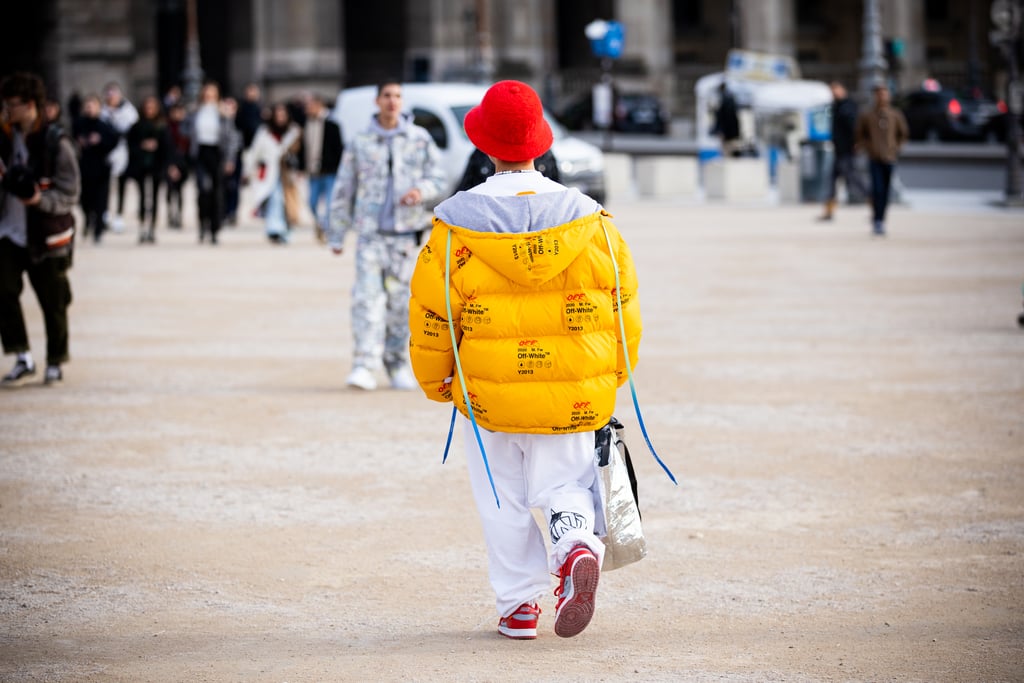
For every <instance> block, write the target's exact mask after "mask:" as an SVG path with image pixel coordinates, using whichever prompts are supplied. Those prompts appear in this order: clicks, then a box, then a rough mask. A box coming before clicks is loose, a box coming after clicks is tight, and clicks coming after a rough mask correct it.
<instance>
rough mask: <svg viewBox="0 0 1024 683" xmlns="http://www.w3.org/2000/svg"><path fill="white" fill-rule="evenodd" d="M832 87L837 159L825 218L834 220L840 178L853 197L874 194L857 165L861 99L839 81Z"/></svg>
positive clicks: (823, 216)
mask: <svg viewBox="0 0 1024 683" xmlns="http://www.w3.org/2000/svg"><path fill="white" fill-rule="evenodd" d="M829 87H831V88H832V98H833V101H832V148H833V150H834V151H835V162H834V163H833V164H832V179H831V182H830V184H829V193H828V198H827V199H826V200H825V212H824V213H823V214H822V215H821V220H823V221H830V220H832V216H833V214H834V213H835V210H836V184H837V182H838V180H839V179H840V178H842V179H843V182H844V183H846V192H847V193H848V194H849V196H850V199H851V201H853V199H854V198H859V197H867V196H868V195H869V194H870V191H869V190H868V187H867V183H865V182H864V180H863V178H861V176H860V174H859V173H857V169H856V167H855V166H854V143H855V128H856V125H857V103H856V102H854V101H853V100H852V99H850V97H849V95H848V94H847V92H846V87H845V86H844V85H843V84H842V83H840V82H839V81H832V83H830V84H829Z"/></svg>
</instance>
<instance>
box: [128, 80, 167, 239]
mask: <svg viewBox="0 0 1024 683" xmlns="http://www.w3.org/2000/svg"><path fill="white" fill-rule="evenodd" d="M127 139H128V172H127V175H128V177H129V178H131V179H132V180H134V181H135V182H136V184H137V185H138V186H139V244H153V243H154V242H156V216H157V203H158V202H157V197H159V195H160V183H161V181H162V180H163V178H164V174H165V173H166V168H167V157H168V149H169V148H170V137H169V135H168V132H167V122H166V121H165V120H164V117H163V113H162V112H161V107H160V100H158V99H157V98H156V97H155V96H150V97H147V98H146V99H144V100H143V101H142V114H141V116H140V117H139V120H138V121H136V122H135V125H133V126H132V127H131V130H129V131H128V138H127ZM147 219H148V220H147Z"/></svg>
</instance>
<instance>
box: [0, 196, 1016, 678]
mask: <svg viewBox="0 0 1024 683" xmlns="http://www.w3.org/2000/svg"><path fill="white" fill-rule="evenodd" d="M611 209H612V210H613V212H614V213H615V214H616V219H617V222H618V224H619V226H620V228H621V229H622V230H623V232H624V233H625V234H626V236H627V238H628V239H629V241H630V243H631V245H632V247H633V250H634V255H635V259H636V262H637V266H638V269H639V271H640V276H641V302H642V307H643V311H644V317H645V323H646V325H645V337H644V342H643V346H642V348H641V363H640V366H639V367H638V369H637V380H638V382H639V392H640V401H641V405H642V407H643V409H644V411H645V417H646V420H647V422H648V425H649V427H650V432H651V434H652V437H653V439H654V442H655V444H656V446H657V447H658V449H659V451H660V453H661V455H662V456H663V457H664V458H665V459H666V460H667V461H668V462H669V463H670V465H671V466H672V467H673V468H674V470H675V472H676V474H677V475H678V476H679V478H680V485H679V486H678V487H674V486H672V485H671V484H670V483H669V482H668V481H667V479H666V478H665V477H664V476H662V475H661V473H660V471H659V470H658V469H657V467H656V465H655V464H654V462H653V460H652V459H651V458H650V457H649V455H648V454H647V453H646V452H645V451H644V449H643V447H642V440H641V439H640V435H639V432H638V429H637V428H636V419H635V418H634V416H633V414H632V410H631V407H630V400H629V394H628V392H623V393H621V394H620V408H619V410H618V413H619V415H620V417H622V418H623V420H624V421H625V422H626V424H627V427H629V434H631V435H632V436H631V437H630V440H631V442H632V443H631V445H632V449H633V451H634V455H635V459H636V462H637V464H638V469H639V474H640V477H641V497H642V498H641V502H642V505H643V510H644V513H645V517H644V520H645V528H646V532H647V536H648V539H649V545H650V555H649V557H648V558H647V559H645V560H644V561H643V562H641V563H639V564H637V565H634V566H632V567H629V568H626V569H623V570H621V571H617V572H610V573H608V574H606V575H605V576H604V577H603V578H602V583H601V590H600V594H599V603H598V613H597V615H596V616H595V618H594V621H593V622H592V624H591V626H590V628H589V629H588V630H587V631H585V632H584V633H583V634H581V635H580V636H579V637H577V638H574V639H571V640H562V639H559V638H557V637H556V636H554V634H553V633H552V631H551V618H552V615H553V612H554V599H553V598H552V597H549V598H548V599H547V600H546V601H544V602H542V608H543V609H544V615H543V616H542V621H541V635H540V638H539V639H538V640H536V641H532V642H513V641H509V640H506V639H503V638H501V637H500V636H498V635H497V633H496V630H495V626H496V618H495V615H494V614H493V598H492V596H491V593H490V589H489V586H488V583H487V579H486V567H485V557H484V550H483V543H482V539H481V534H480V528H479V523H478V521H477V519H476V515H475V511H474V509H473V507H472V502H471V499H470V495H469V491H468V484H467V482H466V475H465V464H464V459H463V457H462V453H461V450H460V449H457V450H456V452H455V455H453V457H452V458H450V459H449V462H448V464H446V465H442V464H441V451H442V447H443V444H444V438H445V434H446V430H447V419H448V412H447V410H446V409H445V408H444V407H442V406H439V405H438V404H434V403H430V402H428V401H426V400H425V399H424V398H423V397H421V396H420V395H418V394H415V393H397V392H393V391H390V390H382V391H378V392H375V393H370V394H365V393H355V392H352V391H348V390H346V389H345V388H344V386H343V380H344V376H345V374H346V372H347V370H348V359H349V353H350V338H349V332H348V290H349V287H350V284H351V281H352V275H353V269H352V259H351V255H350V254H347V255H346V256H344V257H342V258H340V259H336V258H333V257H331V256H330V255H329V254H328V253H327V252H326V251H325V250H324V249H322V248H318V247H316V246H315V245H314V243H313V240H312V237H311V235H310V231H309V229H308V228H305V229H303V230H301V231H300V232H299V233H298V234H297V235H296V240H295V242H294V243H293V244H291V245H289V246H287V247H283V248H281V247H272V246H271V245H269V244H267V243H266V242H265V241H264V239H263V238H262V235H261V231H260V230H261V229H260V226H259V225H258V224H256V223H247V224H245V225H242V226H241V227H239V228H236V229H233V230H229V231H226V232H225V234H224V238H223V243H222V245H221V246H219V247H218V248H213V247H209V246H205V247H200V246H198V245H197V244H196V239H195V233H194V232H193V231H186V232H185V233H173V234H172V233H169V232H168V231H166V230H164V231H163V232H162V233H161V234H160V235H159V239H160V242H159V244H158V245H157V246H156V247H151V248H146V247H140V246H138V245H136V244H135V240H134V235H132V234H130V233H126V234H123V235H112V236H111V237H110V239H109V240H108V241H107V243H106V244H104V245H103V246H102V247H99V248H97V247H94V246H93V245H91V244H82V245H80V248H79V249H78V252H77V255H76V264H75V268H74V270H73V285H74V292H75V303H74V305H73V308H72V316H73V317H72V322H73V332H72V335H73V336H72V353H73V356H74V360H73V362H72V363H71V364H69V365H68V366H67V367H66V371H65V372H66V380H65V382H64V383H63V385H62V386H60V387H56V388H44V387H42V386H40V385H39V384H38V382H37V383H35V384H31V385H28V386H25V387H22V388H19V389H15V390H7V391H3V392H0V429H2V432H0V433H2V437H0V438H2V440H0V680H3V681H8V682H14V681H75V682H79V681H131V682H134V681H274V682H283V681H289V682H295V681H377V680H381V681H512V680H515V681H622V680H632V681H1020V680H1024V330H1020V329H1018V328H1017V327H1016V316H1017V315H1018V313H1020V312H1021V310H1022V299H1021V283H1022V281H1024V215H1022V214H1020V213H1016V214H1002V213H998V212H995V211H991V210H982V211H977V212H969V211H968V212H964V211H956V212H950V211H944V210H942V208H941V207H928V206H924V207H917V208H914V209H906V208H897V209H896V210H894V212H893V215H892V217H891V221H890V222H891V232H892V235H891V237H889V238H888V239H886V240H872V239H870V238H869V237H868V236H867V220H866V213H865V212H866V209H864V208H859V209H846V210H844V211H841V213H840V216H839V219H838V220H837V221H836V222H835V223H833V224H830V225H822V224H818V223H815V222H814V221H813V217H814V215H815V213H816V211H817V209H816V208H815V207H795V208H775V207H722V206H710V205H685V204H668V203H666V204H641V203H636V202H633V203H620V204H619V205H614V204H613V205H612V206H611ZM24 301H25V304H26V309H27V311H28V315H29V320H30V324H31V335H32V339H33V342H34V345H35V349H36V353H37V355H39V354H40V353H41V350H42V349H43V336H42V331H41V322H40V318H39V314H38V308H37V306H36V304H35V302H34V300H33V299H32V298H31V294H30V293H26V296H25V298H24ZM9 361H10V358H9V357H8V358H5V359H4V362H5V364H6V363H7V362H9ZM5 369H6V365H5ZM382 379H383V378H382ZM457 445H458V446H460V447H461V443H458V444H457Z"/></svg>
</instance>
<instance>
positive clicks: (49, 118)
mask: <svg viewBox="0 0 1024 683" xmlns="http://www.w3.org/2000/svg"><path fill="white" fill-rule="evenodd" d="M43 111H44V115H43V118H44V119H45V120H46V123H48V124H50V123H52V124H56V125H58V126H63V125H64V122H63V121H61V116H62V115H63V113H64V107H62V106H61V104H60V102H59V101H57V100H55V99H53V98H52V97H51V98H47V100H46V104H44V105H43Z"/></svg>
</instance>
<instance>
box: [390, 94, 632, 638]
mask: <svg viewBox="0 0 1024 683" xmlns="http://www.w3.org/2000/svg"><path fill="white" fill-rule="evenodd" d="M464 125H465V129H466V134H467V135H468V136H469V139H470V140H471V141H472V143H473V145H475V146H476V147H477V149H480V150H482V151H483V152H484V153H485V154H487V155H488V156H490V157H491V158H492V159H493V160H494V163H495V165H496V167H497V172H496V173H495V174H494V175H493V176H491V177H490V178H488V179H487V181H486V182H484V183H483V184H481V185H477V186H476V187H474V188H472V189H471V190H469V191H468V192H459V193H458V194H456V195H455V196H453V197H451V198H450V199H447V200H445V201H444V202H442V203H441V204H439V205H438V206H437V208H436V209H435V216H436V219H435V222H434V229H433V231H432V232H431V235H430V239H429V241H428V242H427V245H426V246H425V247H424V248H423V252H422V256H421V257H420V259H419V260H418V261H417V263H416V270H415V273H414V275H413V280H412V301H411V303H410V316H409V318H410V322H409V326H410V330H412V338H411V342H410V353H411V356H412V362H413V369H414V370H415V372H416V377H417V379H418V381H419V386H420V387H421V388H422V390H423V392H424V393H425V394H426V396H427V397H428V398H430V399H432V400H435V401H441V402H449V401H454V403H455V406H456V408H458V410H459V412H460V414H461V415H462V416H463V417H464V419H463V420H462V422H461V425H460V426H461V427H462V430H463V435H464V441H465V444H466V464H467V468H468V470H469V478H470V486H471V488H472V491H473V499H474V501H475V502H476V508H477V512H478V513H479V515H480V520H481V522H482V524H483V531H484V539H485V541H486V546H487V556H488V573H489V576H490V580H491V586H492V588H493V589H494V592H495V597H496V607H497V612H498V617H499V622H498V632H499V633H501V634H502V635H504V636H506V637H508V638H516V639H532V638H536V637H537V620H538V617H539V615H540V608H539V607H538V605H537V599H538V598H539V597H540V596H541V595H543V594H544V593H546V592H547V590H548V587H549V583H550V574H555V575H556V576H557V577H559V579H560V581H559V586H558V588H557V589H556V590H555V595H556V596H558V598H559V599H558V602H557V603H556V606H555V619H554V631H555V634H556V635H558V636H561V637H563V638H567V637H572V636H575V635H577V634H579V633H580V632H581V631H583V629H585V628H586V627H587V625H588V624H589V623H590V620H591V618H592V617H593V615H594V609H595V593H596V590H597V587H598V582H599V578H600V567H601V563H602V561H603V558H604V553H605V546H604V543H603V542H602V541H601V540H600V539H599V538H598V537H597V536H596V535H595V528H596V525H597V522H598V519H599V515H601V511H600V508H599V506H598V505H596V504H595V496H594V493H593V491H594V490H595V489H596V487H597V482H596V472H597V468H596V466H595V464H594V443H595V440H594V430H596V429H600V428H601V427H602V426H604V425H605V424H607V423H608V422H609V420H610V419H611V416H612V412H613V410H614V408H615V398H616V388H617V387H619V386H621V385H622V384H624V383H625V381H626V379H627V370H628V367H629V366H627V364H626V363H627V356H626V353H625V351H626V350H628V361H629V362H631V363H632V364H635V363H636V362H637V358H638V350H639V348H638V347H639V344H640V334H641V319H640V302H639V299H638V297H637V279H636V272H635V269H634V267H633V261H632V259H631V257H630V251H629V247H628V246H627V245H626V243H625V241H624V240H623V238H622V236H621V234H620V233H619V231H618V230H617V229H616V228H615V226H614V225H613V224H612V223H611V222H610V221H609V219H608V216H607V214H606V213H605V212H604V211H602V209H601V206H600V205H599V204H598V203H597V202H596V201H595V200H593V199H592V198H590V197H587V196H586V195H584V194H582V193H581V192H579V190H576V189H569V188H567V187H565V186H563V185H560V184H558V183H556V182H554V181H552V180H551V179H549V178H545V177H544V176H542V175H541V174H540V173H538V172H537V171H536V169H535V168H534V164H533V160H534V159H536V158H538V157H540V156H541V155H542V154H543V153H544V152H545V151H546V150H548V149H549V148H550V147H551V142H552V132H551V128H550V126H549V125H548V124H547V122H546V121H545V120H544V114H543V109H542V107H541V102H540V97H538V96H537V93H536V92H534V90H533V89H532V88H530V87H529V86H528V85H526V84H525V83H520V82H518V81H500V82H498V83H496V84H494V85H493V86H491V88H490V89H488V91H487V93H486V94H485V95H484V97H483V101H482V102H481V103H480V105H478V106H477V107H475V108H473V109H471V110H470V111H469V112H468V113H467V114H466V117H465V124H464ZM449 261H450V271H451V272H450V273H449V272H448V270H449V268H448V263H449ZM566 302H572V303H566ZM449 325H450V326H451V328H450V329H449ZM623 337H625V338H623ZM527 352H528V353H527ZM527 357H529V360H525V361H524V360H523V359H525V358H527ZM459 358H461V361H459ZM534 359H537V360H534ZM471 416H472V417H473V419H474V421H473V422H471V421H470V417H471ZM477 424H479V427H480V429H479V432H478V434H477V429H476V425H477ZM478 439H479V443H478ZM481 447H482V448H483V450H484V451H485V452H483V453H482V452H481ZM485 458H486V460H485ZM485 462H487V463H489V465H487V466H485ZM496 499H498V500H500V508H499V507H498V506H497V505H496V504H495V503H496V502H498V500H496ZM534 509H539V510H540V511H541V514H542V515H543V519H545V520H546V521H547V522H548V525H547V526H548V529H547V530H548V537H549V538H550V548H548V547H546V544H545V539H544V535H543V534H542V532H541V530H540V529H539V528H538V526H537V523H536V520H535V518H534V516H533V510H534Z"/></svg>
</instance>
